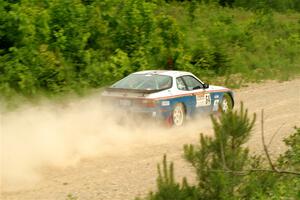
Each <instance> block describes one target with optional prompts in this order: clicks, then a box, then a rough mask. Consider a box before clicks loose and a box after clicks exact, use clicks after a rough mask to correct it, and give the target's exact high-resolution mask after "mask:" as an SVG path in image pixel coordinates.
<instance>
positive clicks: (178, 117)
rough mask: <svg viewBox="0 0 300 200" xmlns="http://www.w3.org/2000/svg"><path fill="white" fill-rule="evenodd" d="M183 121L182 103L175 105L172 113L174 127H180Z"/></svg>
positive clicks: (183, 110)
mask: <svg viewBox="0 0 300 200" xmlns="http://www.w3.org/2000/svg"><path fill="white" fill-rule="evenodd" d="M184 120H185V109H184V106H183V104H182V103H177V104H176V105H175V106H174V109H173V112H172V121H173V125H174V126H182V125H183V123H184Z"/></svg>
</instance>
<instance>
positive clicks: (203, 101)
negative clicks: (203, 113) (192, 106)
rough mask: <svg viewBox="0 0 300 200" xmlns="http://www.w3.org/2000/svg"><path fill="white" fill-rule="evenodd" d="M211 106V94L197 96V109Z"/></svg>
mask: <svg viewBox="0 0 300 200" xmlns="http://www.w3.org/2000/svg"><path fill="white" fill-rule="evenodd" d="M210 104H211V99H210V94H209V93H204V94H197V95H196V107H199V106H209V105H210Z"/></svg>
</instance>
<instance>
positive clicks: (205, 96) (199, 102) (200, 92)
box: [182, 75, 211, 113]
mask: <svg viewBox="0 0 300 200" xmlns="http://www.w3.org/2000/svg"><path fill="white" fill-rule="evenodd" d="M182 79H183V81H184V83H185V84H186V87H187V91H189V92H190V93H191V94H192V96H193V97H194V99H195V100H194V101H195V103H194V113H202V112H210V110H211V95H210V93H209V92H207V91H206V90H205V88H204V86H203V84H202V83H201V82H200V81H199V80H198V79H197V78H195V77H194V76H191V75H186V76H182Z"/></svg>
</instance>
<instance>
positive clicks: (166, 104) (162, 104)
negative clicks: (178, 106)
mask: <svg viewBox="0 0 300 200" xmlns="http://www.w3.org/2000/svg"><path fill="white" fill-rule="evenodd" d="M169 105H170V101H162V102H161V106H169Z"/></svg>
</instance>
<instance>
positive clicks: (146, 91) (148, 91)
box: [105, 87, 167, 94]
mask: <svg viewBox="0 0 300 200" xmlns="http://www.w3.org/2000/svg"><path fill="white" fill-rule="evenodd" d="M165 89H167V88H163V89H157V90H139V89H125V88H112V87H108V88H106V89H105V91H107V92H128V93H129V92H130V93H139V94H151V93H155V92H160V91H162V90H165Z"/></svg>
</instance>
